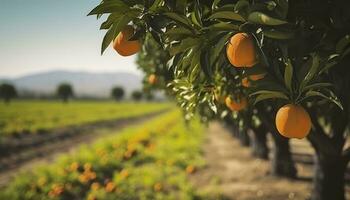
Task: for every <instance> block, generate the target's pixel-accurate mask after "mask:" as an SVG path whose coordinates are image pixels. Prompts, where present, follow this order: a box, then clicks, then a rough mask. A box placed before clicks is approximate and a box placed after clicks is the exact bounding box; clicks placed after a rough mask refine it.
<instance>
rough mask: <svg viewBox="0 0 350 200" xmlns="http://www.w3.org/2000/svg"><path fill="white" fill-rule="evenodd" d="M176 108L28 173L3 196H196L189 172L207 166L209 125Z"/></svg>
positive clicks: (1, 196) (0, 194) (90, 199)
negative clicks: (204, 151) (204, 150)
mask: <svg viewBox="0 0 350 200" xmlns="http://www.w3.org/2000/svg"><path fill="white" fill-rule="evenodd" d="M179 118H180V119H181V115H180V112H178V111H173V112H171V113H167V114H163V115H162V116H160V117H157V118H156V119H154V120H152V121H151V122H148V123H145V124H143V125H140V126H138V127H132V128H128V129H125V130H124V131H122V132H121V133H120V134H116V135H113V136H109V137H108V138H104V139H101V140H99V141H97V142H96V143H95V144H94V145H92V146H82V147H80V149H79V150H78V151H76V152H75V153H73V154H71V155H65V156H62V157H61V158H60V159H59V160H57V161H56V162H55V163H53V164H51V165H49V166H42V167H38V168H36V169H35V170H33V172H31V173H28V172H23V173H22V174H19V175H18V176H17V178H16V179H15V180H14V181H13V182H12V183H10V184H9V186H7V187H6V188H5V189H4V190H3V191H1V192H0V199H13V200H16V199H18V200H19V199H21V200H23V199H67V200H68V199H88V200H97V199H194V198H199V197H197V195H198V194H197V193H196V192H195V190H194V189H193V187H192V186H191V184H190V183H189V181H188V178H187V175H188V174H191V173H195V172H196V170H197V169H198V168H199V167H201V166H203V164H204V161H203V159H202V157H201V150H200V146H201V143H202V142H203V137H204V134H203V131H204V130H203V127H202V125H201V124H200V122H199V121H194V122H193V123H191V125H186V124H185V123H183V122H181V121H180V122H179Z"/></svg>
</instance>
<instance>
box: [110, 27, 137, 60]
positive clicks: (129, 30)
mask: <svg viewBox="0 0 350 200" xmlns="http://www.w3.org/2000/svg"><path fill="white" fill-rule="evenodd" d="M133 34H134V28H133V27H132V26H130V25H127V26H126V27H125V28H124V30H122V31H121V32H120V33H119V34H118V36H117V37H116V38H115V39H114V43H113V48H114V49H115V50H116V51H117V52H118V53H119V54H120V55H121V56H130V55H133V54H135V53H137V52H138V51H139V50H140V48H141V45H140V42H139V41H138V40H133V41H129V39H130V38H131V37H132V36H133Z"/></svg>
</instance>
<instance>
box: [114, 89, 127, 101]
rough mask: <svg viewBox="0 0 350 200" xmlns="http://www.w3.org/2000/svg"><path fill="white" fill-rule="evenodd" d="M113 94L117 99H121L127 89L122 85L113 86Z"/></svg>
mask: <svg viewBox="0 0 350 200" xmlns="http://www.w3.org/2000/svg"><path fill="white" fill-rule="evenodd" d="M111 95H112V97H113V98H114V99H115V100H116V101H120V100H121V99H123V97H124V95H125V91H124V89H123V88H122V87H120V86H116V87H114V88H112V91H111Z"/></svg>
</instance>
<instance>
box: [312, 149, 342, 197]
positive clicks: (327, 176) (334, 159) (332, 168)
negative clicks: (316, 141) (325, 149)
mask: <svg viewBox="0 0 350 200" xmlns="http://www.w3.org/2000/svg"><path fill="white" fill-rule="evenodd" d="M314 166H315V170H314V179H313V190H312V194H311V199H312V200H329V199H334V200H345V196H344V187H345V185H344V183H345V180H344V175H345V169H346V162H345V161H344V159H343V158H342V156H341V155H339V156H336V155H322V154H317V156H315V165H314Z"/></svg>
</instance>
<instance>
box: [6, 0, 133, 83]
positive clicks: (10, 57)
mask: <svg viewBox="0 0 350 200" xmlns="http://www.w3.org/2000/svg"><path fill="white" fill-rule="evenodd" d="M99 2H100V0H0V77H17V76H21V75H24V74H28V73H34V72H40V71H49V70H56V69H60V70H74V71H77V70H79V71H82V70H83V71H96V72H110V71H124V72H125V71H127V72H132V73H139V72H138V71H137V69H136V65H135V56H131V57H121V56H119V55H117V54H116V53H115V52H114V50H113V49H111V48H109V49H108V50H107V51H106V52H105V54H104V55H103V56H101V55H100V47H101V41H102V38H103V35H104V32H103V31H100V30H99V25H100V23H101V22H102V21H101V20H99V21H98V20H96V17H95V16H89V17H87V16H86V15H87V13H88V12H89V11H90V10H91V9H92V8H93V7H94V6H96V5H97V4H98V3H99Z"/></svg>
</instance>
